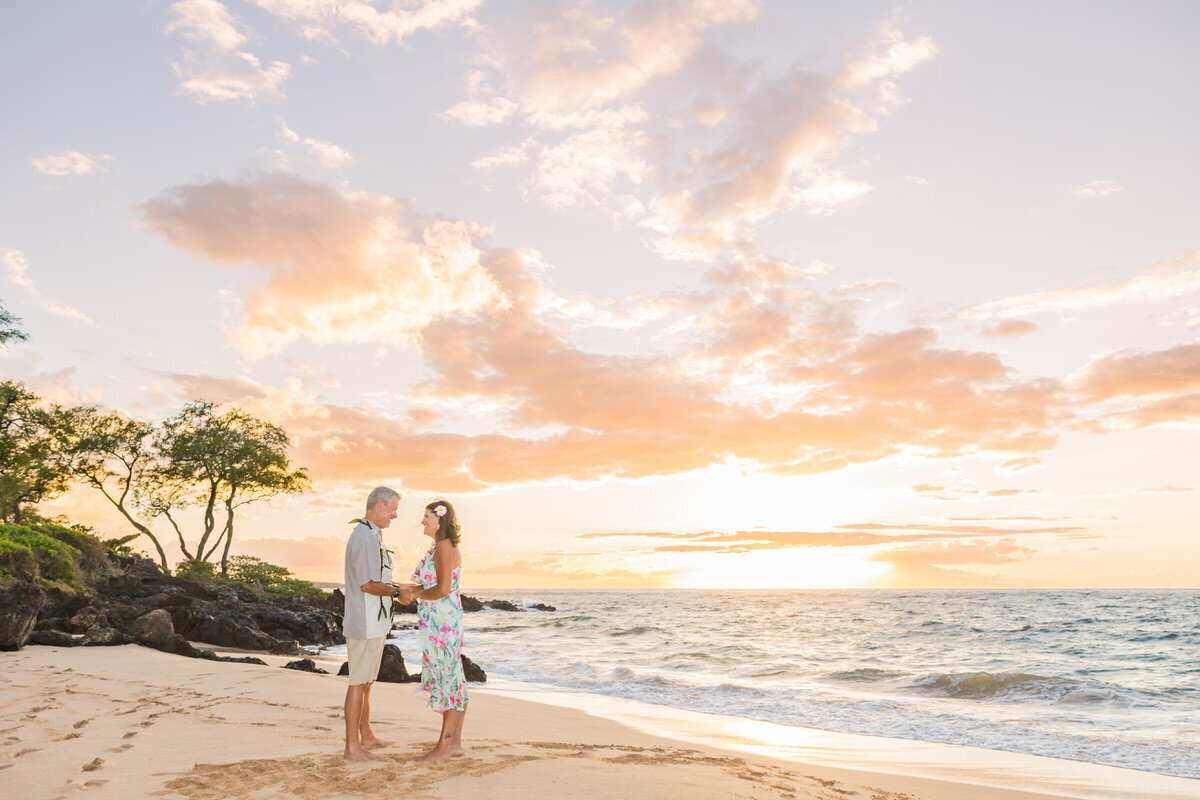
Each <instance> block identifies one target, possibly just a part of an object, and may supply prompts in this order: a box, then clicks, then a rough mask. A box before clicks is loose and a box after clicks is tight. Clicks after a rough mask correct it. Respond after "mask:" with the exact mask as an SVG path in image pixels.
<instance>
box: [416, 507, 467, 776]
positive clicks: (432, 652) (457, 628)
mask: <svg viewBox="0 0 1200 800" xmlns="http://www.w3.org/2000/svg"><path fill="white" fill-rule="evenodd" d="M421 525H422V527H423V528H424V529H425V535H426V536H428V537H430V538H431V539H433V544H431V545H430V546H429V550H428V552H426V553H425V558H424V559H422V561H421V563H420V564H418V565H417V568H416V569H415V570H413V574H412V581H413V584H412V586H410V587H409V589H410V591H409V592H408V593H407V594H410V596H411V597H413V598H416V600H417V615H418V618H419V620H420V623H419V627H420V629H421V689H420V691H423V692H428V693H429V707H430V708H431V709H433V710H434V711H436V712H438V713H439V714H441V715H442V733H441V736H440V737H439V738H438V741H437V744H435V745H434V746H433V748H432V749H430V750H429V752H427V753H425V754H424V755H422V756H419V757H418V759H417V760H418V761H425V760H437V759H443V758H449V757H450V756H451V755H453V754H454V753H458V752H461V751H462V749H463V748H462V726H463V719H464V718H465V717H466V715H467V681H466V677H465V676H464V675H463V668H462V657H461V656H462V636H463V610H462V599H461V597H460V595H459V593H458V581H459V578H460V576H461V575H462V553H461V552H460V551H459V549H458V542H459V539H460V536H459V529H458V520H457V519H456V518H455V516H454V506H452V505H450V504H449V503H447V502H446V501H445V500H435V501H433V502H432V503H430V504H429V505H427V506H425V515H424V516H423V517H422V518H421Z"/></svg>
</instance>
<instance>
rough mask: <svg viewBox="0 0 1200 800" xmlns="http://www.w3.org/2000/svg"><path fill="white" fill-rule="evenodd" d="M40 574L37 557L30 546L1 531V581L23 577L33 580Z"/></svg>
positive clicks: (5, 581)
mask: <svg viewBox="0 0 1200 800" xmlns="http://www.w3.org/2000/svg"><path fill="white" fill-rule="evenodd" d="M37 574H38V564H37V559H36V558H34V556H33V551H32V550H30V549H29V547H28V546H26V545H24V544H21V543H20V542H17V541H14V540H13V539H12V538H10V537H9V536H8V535H7V534H6V533H3V532H0V583H8V582H9V581H11V580H13V579H14V578H17V577H21V578H25V579H26V580H32V579H33V577H34V576H36V575H37Z"/></svg>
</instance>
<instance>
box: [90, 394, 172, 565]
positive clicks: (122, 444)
mask: <svg viewBox="0 0 1200 800" xmlns="http://www.w3.org/2000/svg"><path fill="white" fill-rule="evenodd" d="M75 430H76V437H75V440H74V442H73V444H72V449H71V473H72V475H73V476H74V477H75V478H76V479H78V480H80V481H82V482H83V483H84V484H85V485H87V486H91V487H92V488H94V489H97V490H98V491H99V492H100V493H101V494H102V495H104V498H105V499H106V500H108V502H110V503H112V505H113V507H114V508H116V509H117V511H118V512H120V514H121V516H123V517H125V519H126V520H127V521H128V522H129V524H130V525H132V526H133V527H134V529H135V530H137V532H138V534H140V535H142V536H145V537H146V538H147V539H149V540H150V541H151V542H152V543H153V544H154V549H155V550H156V551H158V560H159V562H161V563H162V566H163V569H169V567H168V564H167V554H166V552H164V550H163V546H162V543H161V542H160V541H159V540H158V537H157V536H155V535H154V532H153V531H152V530H151V529H150V526H149V525H148V524H147V523H146V522H143V521H142V520H141V519H139V518H138V516H137V515H138V514H139V513H140V512H141V511H143V510H144V506H145V503H143V502H141V501H143V500H144V499H145V498H146V497H147V494H146V493H147V492H149V491H150V490H152V489H153V486H152V485H151V476H153V475H155V474H156V469H155V466H156V463H157V462H156V460H157V453H156V451H155V450H154V446H153V445H154V433H155V428H154V426H153V425H152V424H150V423H149V422H143V421H142V420H137V419H129V418H127V417H124V416H122V415H121V414H120V413H119V412H116V411H112V412H109V413H107V414H102V413H100V411H98V410H97V409H96V408H94V407H83V408H79V409H76V410H75Z"/></svg>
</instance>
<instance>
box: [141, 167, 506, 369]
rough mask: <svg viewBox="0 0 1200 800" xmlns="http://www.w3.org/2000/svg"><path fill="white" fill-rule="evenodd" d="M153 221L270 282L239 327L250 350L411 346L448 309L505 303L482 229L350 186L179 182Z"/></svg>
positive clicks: (152, 213) (155, 205) (270, 180)
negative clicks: (303, 341) (298, 345)
mask: <svg viewBox="0 0 1200 800" xmlns="http://www.w3.org/2000/svg"><path fill="white" fill-rule="evenodd" d="M142 213H143V218H144V220H145V223H146V225H147V227H148V228H149V229H150V230H151V231H152V232H154V233H156V234H158V235H160V236H162V237H163V238H164V239H166V240H167V241H168V242H170V243H171V244H173V245H175V246H176V247H179V248H181V249H183V250H186V251H188V252H189V253H191V254H193V255H195V256H197V257H199V258H203V259H205V260H208V261H213V262H216V263H219V264H227V265H232V264H240V263H245V262H249V263H251V264H253V265H254V267H255V268H256V269H257V270H259V271H260V272H263V273H265V274H266V278H267V279H266V282H265V284H263V285H262V286H261V287H260V288H259V289H257V290H255V291H253V292H251V293H250V294H249V296H248V297H246V299H245V316H244V318H243V320H242V321H241V323H240V324H239V325H238V326H237V327H236V328H235V329H234V330H233V331H232V332H231V334H230V338H231V340H232V342H233V343H234V344H235V346H237V347H238V349H240V350H241V351H242V352H243V353H245V354H247V355H249V356H251V357H259V356H263V355H267V354H271V353H278V352H280V351H282V350H283V349H284V348H285V347H286V346H287V345H288V344H289V343H291V342H292V341H294V340H296V339H298V338H300V337H304V338H307V339H309V340H311V341H314V342H316V343H318V344H332V343H349V344H363V343H368V342H384V343H389V344H393V345H402V344H410V343H412V341H413V340H414V338H415V336H416V335H417V334H418V332H419V331H420V329H421V328H423V327H424V326H425V325H427V324H429V323H430V322H431V321H432V320H434V319H436V318H438V317H443V316H447V315H455V314H465V315H473V314H479V313H484V312H487V311H488V310H491V309H495V308H502V307H503V306H504V304H505V302H506V301H505V298H504V297H503V294H502V293H501V291H500V289H499V286H498V285H497V283H496V281H495V280H494V278H493V277H492V276H491V275H490V274H489V273H488V271H487V269H486V268H485V267H484V266H483V265H482V264H481V263H480V251H479V249H478V248H477V246H476V240H477V239H478V237H480V236H481V235H482V234H483V231H482V229H480V228H479V227H478V226H475V225H471V224H469V223H466V222H456V221H449V220H441V219H429V218H422V217H419V216H417V215H415V214H413V213H412V212H411V204H409V203H405V202H402V201H398V200H395V199H393V198H391V197H388V196H386V195H378V194H375V195H372V194H366V193H343V192H339V191H338V190H336V189H333V188H332V187H329V186H327V185H324V184H319V183H312V182H309V181H305V180H302V179H300V178H295V177H291V176H287V175H281V174H274V175H259V176H256V177H254V178H251V179H248V180H243V181H237V182H230V181H212V182H210V183H204V184H192V185H185V186H177V187H174V188H172V189H168V190H166V191H164V192H162V193H160V194H159V196H158V197H156V198H154V199H153V200H150V201H149V202H147V203H145V204H143V206H142Z"/></svg>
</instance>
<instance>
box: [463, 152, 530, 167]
mask: <svg viewBox="0 0 1200 800" xmlns="http://www.w3.org/2000/svg"><path fill="white" fill-rule="evenodd" d="M528 159H529V154H528V153H526V152H525V150H524V148H521V147H502V148H500V149H499V150H497V151H496V152H495V153H493V154H492V155H490V156H484V157H483V158H477V159H475V160H474V161H472V162H471V166H472V167H474V168H475V169H492V168H493V167H499V166H504V165H506V164H522V163H524V162H525V161H526V160H528Z"/></svg>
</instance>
